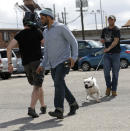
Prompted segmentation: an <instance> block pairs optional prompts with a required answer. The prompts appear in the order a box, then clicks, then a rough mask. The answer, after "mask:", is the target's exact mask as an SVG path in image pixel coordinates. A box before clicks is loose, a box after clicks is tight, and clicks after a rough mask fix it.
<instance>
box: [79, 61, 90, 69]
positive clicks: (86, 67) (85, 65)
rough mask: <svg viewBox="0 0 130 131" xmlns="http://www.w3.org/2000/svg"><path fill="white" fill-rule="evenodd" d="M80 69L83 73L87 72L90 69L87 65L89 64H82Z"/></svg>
mask: <svg viewBox="0 0 130 131" xmlns="http://www.w3.org/2000/svg"><path fill="white" fill-rule="evenodd" d="M81 68H82V70H83V71H89V70H90V68H91V67H90V64H89V63H87V62H84V63H83V64H82V66H81Z"/></svg>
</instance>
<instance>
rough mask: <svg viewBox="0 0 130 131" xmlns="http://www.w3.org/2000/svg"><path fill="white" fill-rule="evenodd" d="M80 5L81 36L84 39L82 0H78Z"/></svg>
mask: <svg viewBox="0 0 130 131" xmlns="http://www.w3.org/2000/svg"><path fill="white" fill-rule="evenodd" d="M80 2H81V6H80V13H81V24H82V38H83V40H85V33H84V19H83V1H82V0H80Z"/></svg>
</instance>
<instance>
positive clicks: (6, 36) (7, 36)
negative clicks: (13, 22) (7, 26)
mask: <svg viewBox="0 0 130 131" xmlns="http://www.w3.org/2000/svg"><path fill="white" fill-rule="evenodd" d="M3 40H4V41H5V42H8V41H10V36H9V32H3Z"/></svg>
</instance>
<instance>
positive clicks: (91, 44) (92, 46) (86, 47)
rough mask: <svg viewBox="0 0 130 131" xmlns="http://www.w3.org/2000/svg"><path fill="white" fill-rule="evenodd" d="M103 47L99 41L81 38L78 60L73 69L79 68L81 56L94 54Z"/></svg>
mask: <svg viewBox="0 0 130 131" xmlns="http://www.w3.org/2000/svg"><path fill="white" fill-rule="evenodd" d="M101 48H102V45H101V44H99V42H97V41H94V40H79V41H78V60H77V61H76V63H75V65H74V67H73V68H72V69H73V70H78V61H79V59H80V58H81V57H84V56H87V55H90V54H92V53H93V52H95V51H97V50H99V49H101Z"/></svg>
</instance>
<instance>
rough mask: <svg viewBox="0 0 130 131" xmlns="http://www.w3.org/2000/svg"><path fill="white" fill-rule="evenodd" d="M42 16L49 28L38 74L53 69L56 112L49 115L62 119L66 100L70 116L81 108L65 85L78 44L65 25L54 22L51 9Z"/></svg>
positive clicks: (44, 34)
mask: <svg viewBox="0 0 130 131" xmlns="http://www.w3.org/2000/svg"><path fill="white" fill-rule="evenodd" d="M40 16H41V21H42V23H43V24H44V25H47V26H46V28H45V30H44V32H43V37H44V59H43V61H42V63H41V64H40V66H39V68H38V69H37V73H40V71H42V70H43V69H44V68H50V69H51V75H52V79H53V81H54V87H55V94H54V97H55V98H54V105H55V111H54V112H49V115H50V116H53V117H57V118H59V119H62V118H63V111H64V98H66V100H67V102H68V103H69V105H70V112H69V113H68V115H74V114H75V113H76V110H77V109H78V108H79V106H78V104H77V102H76V100H75V98H74V96H73V95H72V93H71V92H70V90H69V89H68V88H67V86H66V83H65V76H66V74H68V73H69V70H70V68H72V67H73V66H74V64H75V61H76V59H77V57H78V44H77V41H76V39H75V37H74V36H73V34H72V32H71V31H70V30H69V29H68V28H67V27H66V26H65V25H63V24H61V23H58V22H55V21H54V15H53V13H52V11H51V9H44V10H42V11H41V13H40Z"/></svg>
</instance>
